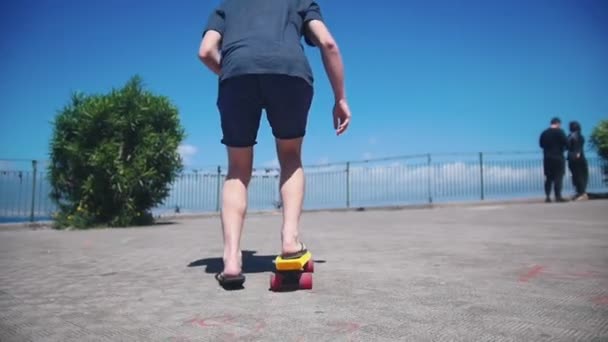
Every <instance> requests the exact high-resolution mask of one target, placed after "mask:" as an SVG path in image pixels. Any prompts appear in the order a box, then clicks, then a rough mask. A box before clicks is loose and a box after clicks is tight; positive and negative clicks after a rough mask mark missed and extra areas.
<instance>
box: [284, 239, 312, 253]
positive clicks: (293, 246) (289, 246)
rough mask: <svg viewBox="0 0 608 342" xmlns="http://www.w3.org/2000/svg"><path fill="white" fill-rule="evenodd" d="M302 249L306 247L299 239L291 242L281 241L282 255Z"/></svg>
mask: <svg viewBox="0 0 608 342" xmlns="http://www.w3.org/2000/svg"><path fill="white" fill-rule="evenodd" d="M304 249H306V246H305V245H304V244H303V243H301V242H299V241H296V242H292V243H283V248H282V249H281V253H282V254H283V255H285V254H294V253H298V252H301V251H303V250H304Z"/></svg>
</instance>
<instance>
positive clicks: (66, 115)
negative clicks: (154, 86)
mask: <svg viewBox="0 0 608 342" xmlns="http://www.w3.org/2000/svg"><path fill="white" fill-rule="evenodd" d="M183 138H184V130H183V128H182V127H181V125H180V122H179V116H178V110H177V108H176V107H175V106H174V105H173V104H171V102H170V101H169V99H167V98H166V97H164V96H158V95H154V94H152V93H150V92H149V91H146V90H144V89H143V86H142V81H141V79H140V78H139V77H137V76H135V77H133V78H132V79H131V80H129V81H128V82H127V84H126V85H125V86H124V87H123V88H122V89H118V90H116V89H113V90H112V91H111V92H109V93H107V94H102V95H83V94H80V93H78V94H74V95H73V96H72V99H71V101H70V103H69V104H68V105H66V106H65V108H64V109H63V110H62V111H60V112H59V113H58V115H57V117H56V119H55V122H54V132H53V136H52V139H51V144H50V145H51V146H50V147H51V151H50V157H51V158H50V159H51V162H50V165H49V180H50V183H51V187H52V190H51V197H52V199H53V200H54V202H55V203H56V204H57V205H58V208H59V212H58V213H57V214H56V217H55V223H56V227H57V228H66V227H73V228H89V227H94V226H111V227H124V226H131V225H143V224H150V223H152V221H153V218H152V215H151V214H150V212H149V211H150V209H152V208H153V207H155V206H156V205H158V204H160V203H162V201H163V200H164V199H165V198H166V197H167V196H168V194H169V191H170V185H171V183H172V182H173V180H174V179H175V178H176V177H177V175H178V174H179V173H180V172H181V171H182V160H181V157H180V155H179V153H178V146H179V145H180V143H181V141H182V140H183Z"/></svg>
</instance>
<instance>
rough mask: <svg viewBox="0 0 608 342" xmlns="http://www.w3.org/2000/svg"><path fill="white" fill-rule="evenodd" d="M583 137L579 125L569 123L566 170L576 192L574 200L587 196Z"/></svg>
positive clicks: (586, 172)
mask: <svg viewBox="0 0 608 342" xmlns="http://www.w3.org/2000/svg"><path fill="white" fill-rule="evenodd" d="M584 148H585V137H583V134H582V132H581V125H580V124H579V123H578V122H576V121H572V122H570V135H568V168H569V169H570V173H572V184H573V185H574V189H575V190H576V194H575V196H574V200H585V199H588V198H589V197H588V196H587V182H588V179H589V166H588V165H587V158H585V150H584Z"/></svg>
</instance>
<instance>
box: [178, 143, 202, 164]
mask: <svg viewBox="0 0 608 342" xmlns="http://www.w3.org/2000/svg"><path fill="white" fill-rule="evenodd" d="M177 152H178V153H179V154H180V156H181V157H182V159H183V161H184V164H186V165H190V164H191V163H192V158H193V157H194V156H195V155H196V153H197V152H198V149H197V148H196V146H194V145H189V144H181V145H179V147H178V148H177Z"/></svg>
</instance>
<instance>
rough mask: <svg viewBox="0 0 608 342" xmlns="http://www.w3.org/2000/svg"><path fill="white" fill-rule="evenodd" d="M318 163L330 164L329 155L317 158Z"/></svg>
mask: <svg viewBox="0 0 608 342" xmlns="http://www.w3.org/2000/svg"><path fill="white" fill-rule="evenodd" d="M317 164H319V165H325V164H329V158H328V157H321V158H319V159H318V160H317Z"/></svg>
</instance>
